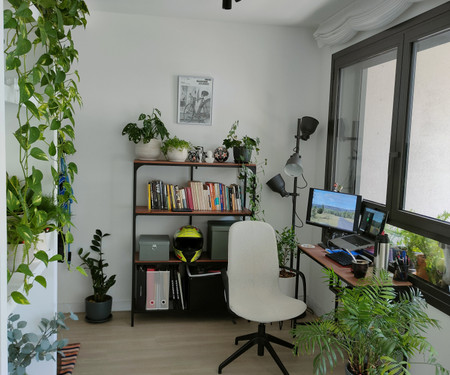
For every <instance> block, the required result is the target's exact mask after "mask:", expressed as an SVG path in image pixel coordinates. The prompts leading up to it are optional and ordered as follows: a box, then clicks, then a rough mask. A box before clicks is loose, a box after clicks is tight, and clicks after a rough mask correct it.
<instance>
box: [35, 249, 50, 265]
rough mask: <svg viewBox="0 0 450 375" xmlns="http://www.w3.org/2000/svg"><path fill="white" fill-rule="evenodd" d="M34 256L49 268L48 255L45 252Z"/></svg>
mask: <svg viewBox="0 0 450 375" xmlns="http://www.w3.org/2000/svg"><path fill="white" fill-rule="evenodd" d="M34 256H35V257H36V258H37V259H39V260H40V261H41V262H43V263H44V264H45V265H46V266H48V255H47V253H46V252H45V251H42V250H41V251H38V252H37V253H36V254H34Z"/></svg>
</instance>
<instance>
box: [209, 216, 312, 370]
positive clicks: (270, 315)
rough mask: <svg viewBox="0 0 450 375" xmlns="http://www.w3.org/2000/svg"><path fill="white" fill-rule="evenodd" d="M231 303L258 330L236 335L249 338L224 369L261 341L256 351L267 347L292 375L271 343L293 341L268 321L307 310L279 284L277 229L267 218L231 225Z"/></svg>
mask: <svg viewBox="0 0 450 375" xmlns="http://www.w3.org/2000/svg"><path fill="white" fill-rule="evenodd" d="M227 274H228V305H229V308H230V310H231V311H232V312H233V313H235V314H236V315H238V316H240V317H242V318H244V319H246V320H250V321H254V322H258V323H259V325H258V331H257V332H255V333H251V334H248V335H244V336H238V337H236V339H235V344H236V345H237V344H238V342H239V341H242V340H248V342H247V343H245V344H244V345H243V346H242V347H241V348H239V349H238V350H237V351H236V352H235V353H233V354H232V355H231V356H230V357H228V358H227V359H226V360H225V361H223V362H222V363H221V364H220V365H219V370H218V372H219V374H221V373H222V369H223V368H224V367H225V366H227V365H228V364H230V363H231V362H232V361H234V360H235V359H236V358H238V357H239V356H240V355H241V354H243V353H245V352H246V351H247V350H248V349H250V348H251V347H252V346H254V345H258V348H257V353H258V355H259V356H263V355H264V348H266V349H267V350H268V352H269V353H270V355H271V356H272V358H273V359H274V360H275V362H276V363H277V365H278V367H279V368H280V370H281V371H282V372H283V374H285V375H289V373H288V371H287V370H286V368H285V367H284V365H283V363H282V362H281V360H280V358H279V357H278V355H277V354H276V353H275V350H274V349H273V347H272V345H271V344H270V343H271V342H272V343H276V344H278V345H282V346H285V347H287V348H290V349H292V348H293V347H294V345H293V344H292V343H289V342H287V341H284V340H281V339H279V338H277V337H274V336H272V335H270V334H267V333H266V331H265V324H266V323H271V322H279V321H282V320H288V319H293V318H296V317H298V316H299V315H301V314H302V313H303V312H305V310H306V304H305V303H304V302H303V301H300V300H297V299H295V298H292V297H288V296H286V295H284V294H283V293H282V292H281V291H280V288H279V286H278V275H279V264H278V256H277V242H276V237H275V231H274V230H273V228H272V227H271V226H270V225H269V224H267V223H264V222H260V221H240V222H237V223H235V224H233V225H232V226H231V227H230V231H229V237H228V270H227Z"/></svg>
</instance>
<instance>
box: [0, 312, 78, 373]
mask: <svg viewBox="0 0 450 375" xmlns="http://www.w3.org/2000/svg"><path fill="white" fill-rule="evenodd" d="M70 318H71V319H73V320H78V317H77V316H76V315H75V314H70ZM19 319H20V315H18V314H14V315H10V316H9V317H8V342H9V344H8V374H9V375H26V368H27V367H28V366H29V365H30V364H31V361H32V360H33V359H36V360H37V361H50V360H55V356H54V354H56V353H57V352H58V351H59V350H61V349H62V348H63V347H64V346H66V345H67V339H61V340H55V341H53V342H51V340H52V337H53V336H54V335H55V334H57V333H59V332H60V331H61V330H64V329H68V328H67V325H66V323H65V320H66V316H65V315H64V314H63V313H57V314H55V316H54V317H53V318H52V319H51V320H49V319H46V318H42V319H41V323H40V324H39V330H40V332H41V333H40V335H38V334H36V333H34V332H25V333H24V332H23V329H24V328H25V327H26V326H27V322H26V321H23V320H19Z"/></svg>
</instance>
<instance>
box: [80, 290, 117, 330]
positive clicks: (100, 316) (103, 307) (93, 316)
mask: <svg viewBox="0 0 450 375" xmlns="http://www.w3.org/2000/svg"><path fill="white" fill-rule="evenodd" d="M84 301H85V309H86V310H85V311H86V317H85V319H86V321H87V322H89V323H104V322H107V321H109V320H110V319H111V317H112V315H111V308H112V297H111V296H108V295H107V296H106V301H103V302H95V301H94V296H93V295H92V296H89V297H86V298H85V300H84Z"/></svg>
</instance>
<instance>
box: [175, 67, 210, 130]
mask: <svg viewBox="0 0 450 375" xmlns="http://www.w3.org/2000/svg"><path fill="white" fill-rule="evenodd" d="M212 99H213V79H212V78H211V77H194V76H178V120H177V122H178V123H179V124H186V125H190V124H195V125H211V124H212Z"/></svg>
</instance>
